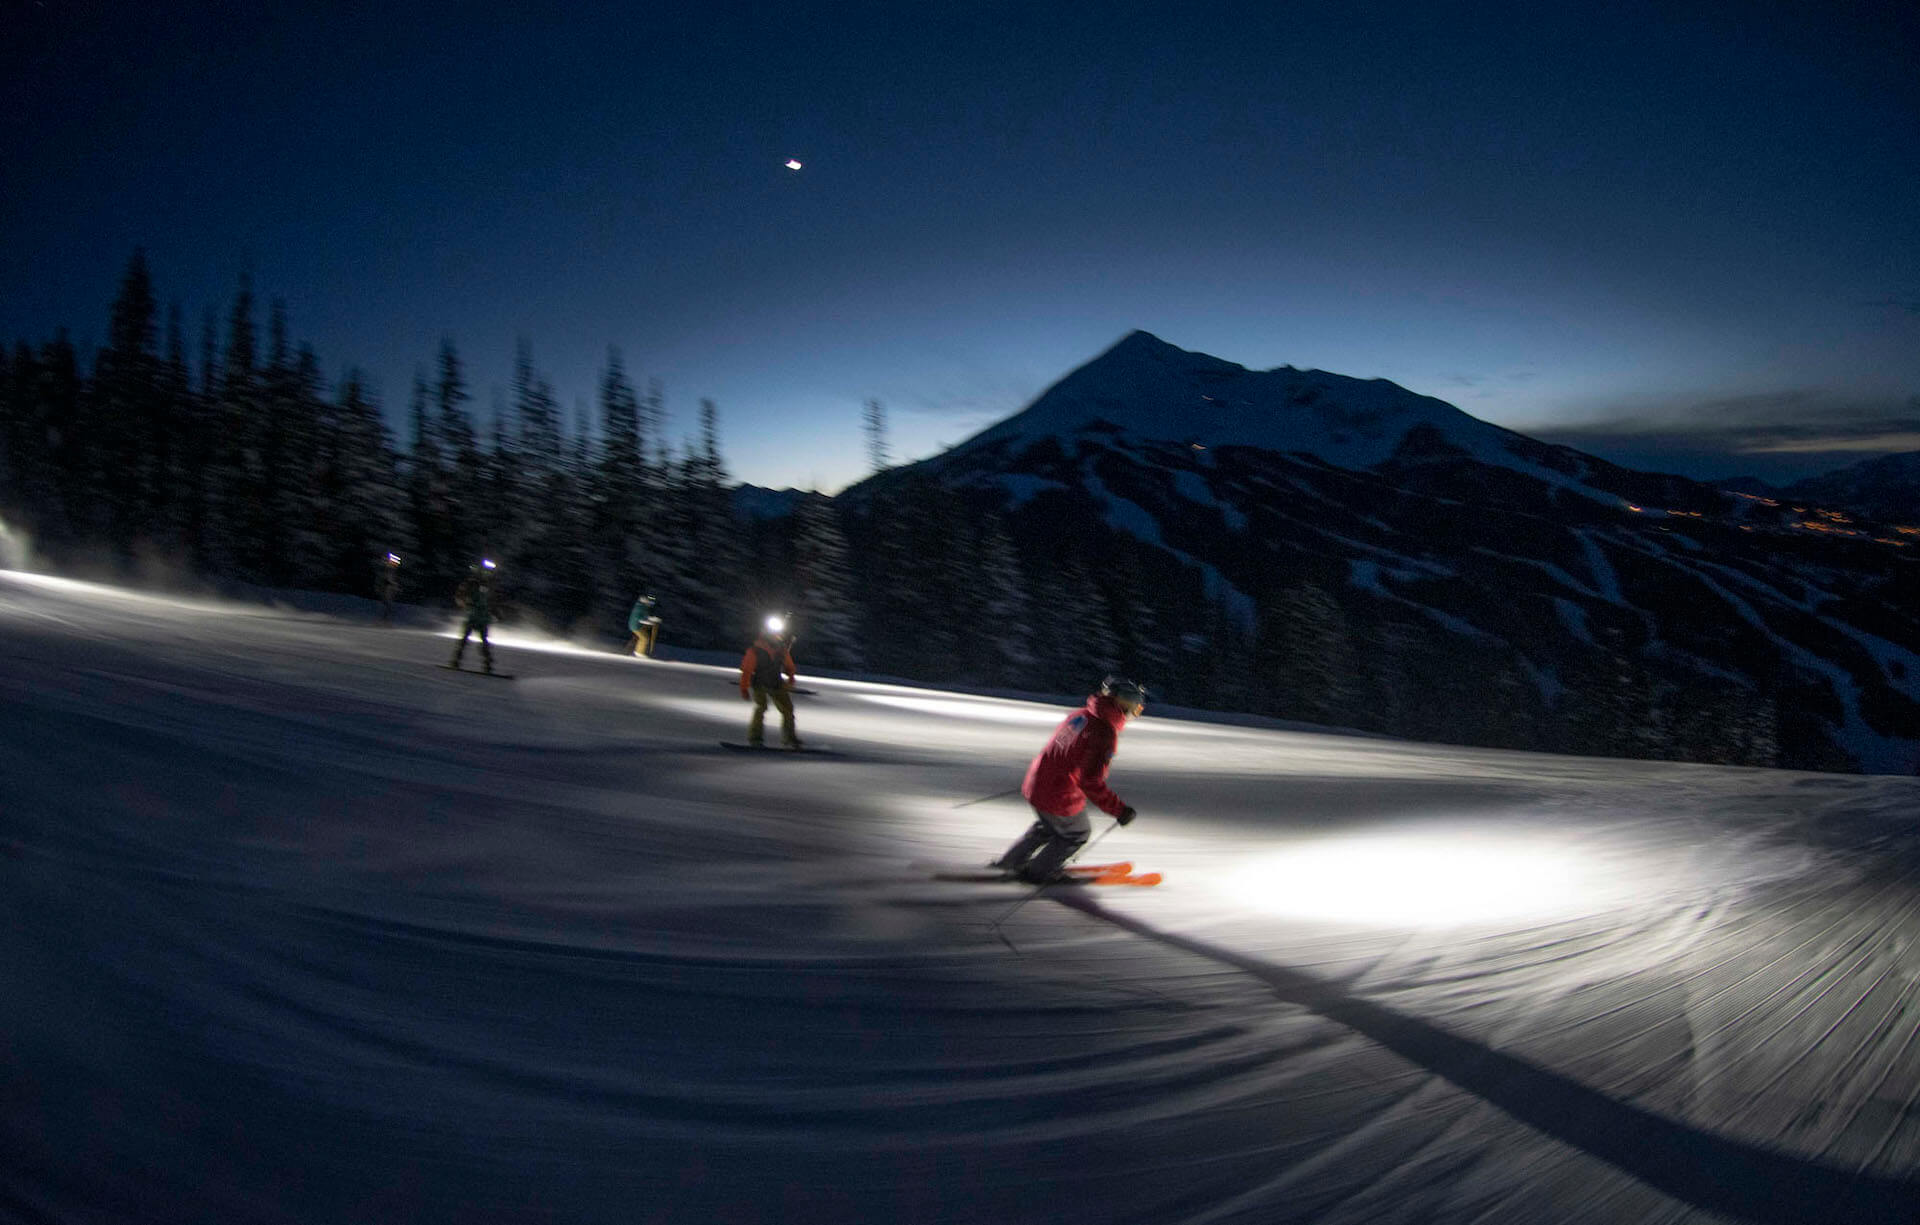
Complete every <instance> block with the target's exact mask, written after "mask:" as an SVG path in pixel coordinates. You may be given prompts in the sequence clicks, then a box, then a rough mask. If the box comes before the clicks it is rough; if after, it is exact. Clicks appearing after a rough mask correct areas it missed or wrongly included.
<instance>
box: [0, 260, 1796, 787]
mask: <svg viewBox="0 0 1920 1225" xmlns="http://www.w3.org/2000/svg"><path fill="white" fill-rule="evenodd" d="M259 313H260V307H259V304H258V303H257V301H256V299H255V296H254V293H253V291H252V289H251V287H250V286H249V285H248V284H246V283H245V282H244V281H243V282H242V284H241V285H240V287H239V289H238V291H237V292H236V294H235V296H234V298H233V300H232V302H231V303H230V304H229V306H228V309H227V310H226V312H225V315H224V319H220V318H216V317H214V316H213V315H212V314H211V313H209V315H208V316H207V317H206V318H204V319H203V320H202V321H201V323H200V327H199V330H198V335H197V337H195V338H194V339H193V340H189V338H188V335H187V330H186V327H185V325H184V323H183V320H182V317H181V312H180V310H179V309H178V308H177V307H175V308H172V309H170V310H167V311H165V312H164V313H163V312H162V311H161V310H160V308H159V305H158V298H157V296H156V292H155V288H154V285H153V281H152V277H151V274H150V272H149V269H148V266H147V262H146V259H145V257H144V255H142V254H141V253H137V252H136V253H135V255H134V256H133V258H132V259H131V260H130V261H129V263H128V266H127V269H126V273H125V275H124V277H123V278H122V281H121V284H120V288H119V292H118V294H117V296H116V297H115V299H114V301H113V304H112V307H111V310H110V312H109V320H108V331H107V340H106V343H105V345H104V346H103V347H101V348H100V349H99V350H98V351H97V352H94V353H91V354H84V353H81V352H79V351H78V350H77V349H76V347H75V346H74V345H73V343H72V342H71V341H70V340H69V338H68V337H67V335H66V334H65V333H64V332H60V333H57V334H56V335H55V336H54V337H53V338H52V339H50V340H47V341H45V342H43V343H40V344H37V345H35V344H29V343H27V342H24V341H23V342H19V343H16V344H14V345H13V346H12V348H11V350H4V349H0V516H4V518H5V519H6V520H7V521H8V522H9V523H11V524H13V525H14V526H15V527H16V528H24V529H25V531H26V532H27V533H28V535H29V536H30V537H31V539H32V541H33V544H34V547H35V549H36V551H37V552H39V553H40V554H42V555H44V556H45V557H46V558H47V559H48V560H49V561H51V562H52V563H53V564H54V565H56V566H58V567H60V568H62V569H64V570H66V571H69V572H82V573H95V574H102V575H108V576H112V577H119V578H125V579H132V580H135V581H143V582H148V583H157V584H171V585H176V586H177V585H182V584H190V583H216V584H217V583H219V582H222V581H227V580H235V581H239V582H244V583H249V584H255V585H259V586H263V587H270V588H282V589H287V588H292V589H305V590H315V591H325V592H336V593H344V594H349V595H355V596H362V597H367V598H369V599H371V598H374V597H376V595H377V593H378V589H379V582H380V572H381V569H382V565H383V563H384V560H385V558H386V556H387V554H388V553H389V552H392V553H396V554H398V555H400V556H401V557H402V558H403V565H402V569H401V574H402V581H401V591H400V598H401V600H402V601H404V602H407V603H413V604H424V605H428V606H445V605H447V604H448V603H449V601H450V600H451V597H452V594H453V592H454V590H455V588H456V587H457V586H458V583H459V581H460V579H461V578H462V577H463V576H464V575H465V574H466V573H467V571H468V569H469V568H470V567H471V566H472V565H473V564H474V563H475V562H477V561H478V560H479V559H480V558H481V557H487V558H491V559H493V560H494V561H496V563H497V564H498V566H499V570H498V583H499V588H500V592H501V596H502V599H503V603H504V605H505V608H506V610H507V612H508V615H509V616H510V617H512V618H514V619H518V620H521V621H526V622H531V623H534V624H536V625H539V626H541V627H543V628H546V629H549V630H551V631H553V632H556V633H560V634H565V635H570V636H574V637H585V638H589V639H599V640H601V641H604V642H607V643H609V644H611V643H613V642H617V641H619V640H621V639H623V638H624V636H625V618H626V612H627V609H628V607H629V605H631V603H632V602H633V600H634V599H635V597H636V596H637V595H639V594H642V593H646V594H651V595H654V596H656V597H657V598H658V600H659V602H660V610H661V613H662V615H663V617H664V619H665V621H666V626H665V629H664V631H663V635H662V641H663V642H665V643H667V644H669V645H677V646H682V647H692V648H737V647H738V646H739V645H741V644H742V642H743V641H744V640H745V639H746V638H747V637H749V636H750V635H751V633H752V632H753V629H754V626H755V625H756V623H757V622H758V619H759V617H760V615H761V614H762V613H764V612H766V611H769V610H773V609H780V610H784V611H787V612H789V613H790V614H791V615H792V616H793V619H794V621H795V623H796V625H797V626H798V628H799V632H800V634H801V636H802V642H801V655H802V658H803V660H805V661H806V664H807V665H809V666H814V667H828V668H844V669H856V670H861V671H866V672H871V673H877V674H881V675H888V676H898V677H901V678H905V679H915V680H925V681H934V682H939V683H944V684H954V685H970V686H976V687H982V688H1001V689H1016V690H1024V691H1029V692H1036V693H1073V692H1086V691H1087V689H1088V688H1090V687H1091V686H1092V685H1093V684H1095V683H1097V682H1098V680H1099V678H1100V677H1101V676H1102V675H1104V674H1107V673H1109V672H1123V673H1127V674H1130V675H1133V676H1137V677H1139V678H1140V679H1142V680H1145V681H1147V682H1148V683H1149V684H1150V685H1152V686H1153V687H1154V689H1155V690H1156V693H1157V694H1158V695H1159V698H1160V700H1166V701H1173V702H1177V703H1179V704H1182V705H1188V706H1194V707H1202V708H1212V709H1219V710H1227V711H1244V712H1253V713H1261V714H1268V715H1273V716H1277V717H1281V718H1290V719H1300V720H1306V721H1311V722H1319V723H1327V724H1334V725H1340V726H1348V727H1357V728H1361V729H1364V730H1373V731H1380V732H1385V733H1389V734H1395V735H1407V736H1416V737H1422V738H1431V739H1438V740H1447V741H1454V742H1465V743H1479V744H1489V745H1502V746H1508V747H1518V748H1540V749H1564V750H1574V751H1597V752H1610V753H1619V754H1622V755H1631V756H1653V757H1681V758H1692V759H1699V760H1713V761H1738V762H1747V763H1753V764H1760V763H1763V762H1769V761H1771V760H1772V759H1773V756H1774V754H1775V752H1776V746H1774V744H1773V743H1772V740H1771V734H1772V733H1771V730H1770V722H1769V721H1770V719H1771V717H1772V716H1771V713H1770V712H1765V711H1762V712H1759V713H1758V714H1755V713H1752V712H1745V713H1741V712H1737V711H1735V709H1734V707H1733V706H1732V705H1731V698H1729V705H1728V706H1727V708H1726V709H1725V710H1724V711H1721V710H1718V709H1715V714H1714V717H1711V718H1703V717H1700V716H1699V714H1698V713H1697V712H1699V711H1700V710H1701V709H1703V706H1702V702H1703V698H1702V695H1700V694H1698V693H1688V694H1684V695H1673V694H1663V693H1662V691H1661V690H1660V688H1659V687H1658V686H1657V685H1650V684H1643V683H1642V681H1644V679H1645V678H1635V677H1629V676H1627V675H1626V674H1625V673H1624V672H1622V671H1621V669H1620V668H1619V667H1613V666H1611V662H1610V664H1609V666H1607V667H1602V668H1601V669H1599V670H1598V671H1597V672H1596V675H1595V676H1594V677H1592V678H1589V679H1590V680H1591V682H1592V683H1591V684H1590V685H1584V686H1583V687H1582V688H1581V691H1580V692H1579V693H1577V694H1576V695H1575V700H1573V701H1571V702H1562V703H1559V704H1552V703H1548V702H1547V701H1545V700H1544V699H1543V698H1542V697H1541V695H1540V692H1539V689H1538V687H1537V686H1536V685H1535V684H1534V682H1533V681H1532V680H1531V679H1530V678H1529V676H1528V675H1527V673H1526V670H1525V661H1524V660H1521V659H1519V658H1518V657H1515V658H1514V659H1510V660H1495V661H1492V663H1491V664H1486V663H1485V661H1483V663H1482V666H1476V667H1475V668H1474V669H1473V670H1472V671H1471V673H1466V672H1463V670H1462V669H1461V667H1460V666H1459V660H1458V653H1457V650H1456V649H1455V645H1454V644H1452V643H1449V642H1446V641H1443V640H1442V639H1441V638H1439V637H1436V636H1435V634H1434V633H1433V631H1432V628H1431V627H1430V626H1422V625H1420V624H1418V623H1415V622H1405V621H1400V622H1394V621H1389V620H1384V619H1382V617H1381V616H1380V613H1379V610H1378V609H1376V608H1373V607H1371V606H1368V605H1365V604H1364V603H1356V602H1355V601H1353V600H1352V599H1349V598H1343V594H1344V588H1343V585H1341V584H1339V583H1337V582H1336V581H1333V580H1332V579H1329V580H1328V581H1325V582H1320V581H1316V580H1315V577H1314V576H1312V575H1306V574H1302V575H1293V576H1289V577H1288V578H1287V579H1286V580H1285V581H1284V582H1283V583H1280V584H1279V585H1276V586H1275V587H1274V588H1273V589H1272V590H1269V591H1262V592H1257V593H1253V594H1254V596H1255V605H1256V608H1255V611H1254V613H1253V615H1252V616H1251V618H1249V617H1248V615H1247V614H1246V612H1245V611H1244V610H1242V611H1241V612H1239V613H1235V612H1234V611H1232V610H1230V609H1229V608H1228V607H1227V606H1226V605H1225V604H1224V603H1223V602H1222V601H1221V600H1219V599H1217V598H1215V596H1214V595H1213V594H1211V593H1209V592H1208V591H1206V590H1205V589H1204V588H1203V587H1202V586H1201V583H1200V580H1199V578H1198V576H1197V575H1196V574H1195V573H1194V572H1193V571H1192V570H1191V569H1190V568H1188V567H1184V566H1182V565H1180V564H1179V563H1178V562H1177V561H1175V560H1174V559H1172V558H1171V557H1170V556H1169V555H1167V554H1166V553H1164V552H1163V551H1160V550H1155V549H1153V548H1151V547H1150V546H1147V545H1145V544H1143V543H1142V542H1140V541H1137V540H1135V539H1133V538H1132V537H1130V536H1127V535H1126V534H1125V533H1122V532H1118V531H1115V530H1112V529H1110V528H1107V527H1106V526H1105V525H1103V524H1101V523H1100V522H1098V518H1099V517H1098V516H1097V515H1086V514H1077V513H1075V508H1074V507H1073V506H1071V505H1061V506H1057V507H1045V506H1042V507H1031V506H1030V507H1029V508H1027V512H1026V513H1022V514H1007V513H1005V508H1004V507H1001V506H997V505H995V504H994V502H993V501H992V499H991V497H990V496H988V495H986V494H984V493H982V492H981V491H972V492H968V491H956V490H952V489H948V488H946V487H944V486H941V485H939V484H937V483H935V482H932V481H928V480H924V479H920V478H918V477H917V476H916V475H915V474H914V473H913V471H912V470H911V469H906V470H893V471H892V472H890V473H888V476H889V477H890V478H891V479H888V480H881V481H874V482H868V483H866V484H865V485H863V486H861V487H858V488H856V490H855V491H854V492H853V493H852V494H851V495H849V496H843V497H841V498H827V497H824V496H820V495H817V494H812V495H802V496H800V497H799V498H798V499H797V500H796V501H795V502H794V503H793V505H792V509H791V513H787V514H781V515H773V516H766V517H761V516H756V515H754V514H751V513H748V512H746V511H743V509H742V507H741V505H740V504H739V502H738V500H737V499H736V497H735V495H734V490H733V486H732V481H731V478H730V476H729V474H728V470H727V466H726V462H725V459H724V457H723V455H722V450H721V444H720V425H719V409H718V407H717V406H716V405H715V404H714V403H713V402H712V401H710V400H703V401H701V403H700V408H699V414H698V419H697V420H698V428H697V431H696V432H695V434H694V435H693V437H691V438H689V439H686V440H685V441H683V443H682V444H681V445H680V446H678V447H674V446H672V445H670V444H669V442H668V439H667V437H666V431H667V415H666V409H665V399H664V392H663V389H662V387H661V385H660V384H659V383H658V381H649V382H648V383H646V384H645V385H644V386H641V385H639V384H638V383H637V381H636V379H635V377H634V376H632V375H631V374H629V373H628V371H627V370H626V369H625V366H624V364H623V361H622V358H621V355H620V353H619V352H618V351H617V350H610V351H609V354H608V358H607V362H606V365H605V367H604V369H603V370H602V371H601V374H600V378H599V383H598V388H597V397H596V402H595V405H594V410H593V411H592V412H591V413H590V414H589V413H585V412H579V411H576V412H575V413H572V414H569V413H567V412H565V411H563V409H562V407H561V404H560V401H559V397H558V396H557V395H556V393H555V390H554V388H553V386H552V384H551V383H550V382H549V381H548V379H547V377H546V376H545V375H544V374H542V373H541V371H540V370H539V369H538V367H537V366H536V365H535V363H534V358H533V353H532V350H531V346H530V345H529V344H528V343H526V342H525V341H522V342H521V343H520V345H519V347H518V350H517V352H516V354H515V360H514V364H513V374H512V380H511V387H510V388H509V389H508V393H507V395H506V397H505V399H504V400H503V401H501V402H500V403H498V404H496V405H495V406H494V409H493V411H492V412H490V413H488V414H486V415H485V416H484V417H481V416H478V415H477V414H476V413H475V410H474V407H473V395H472V392H471V389H470V387H469V385H468V381H467V377H466V374H465V369H464V366H463V363H462V361H461V358H460V355H459V352H458V350H457V349H456V347H455V345H454V343H453V342H452V341H451V340H448V341H445V342H443V343H442V345H441V346H440V349H439V351H438V353H437V354H436V355H435V356H434V359H433V362H432V364H431V367H430V368H429V369H428V370H426V371H423V372H422V373H421V374H420V375H419V376H418V377H416V379H415V380H414V383H413V385H412V387H411V389H410V392H409V396H408V401H407V406H406V412H405V414H404V417H403V418H402V421H403V425H402V429H401V431H400V432H401V434H402V435H403V436H401V437H396V436H395V431H394V430H393V429H391V428H390V427H389V425H388V423H387V417H386V414H385V413H384V411H383V409H382V406H381V405H380V404H379V403H378V402H377V400H376V399H375V397H374V395H373V394H372V392H371V391H370V390H369V388H368V385H367V383H366V380H365V379H364V378H363V377H362V376H361V375H359V374H358V373H356V372H349V373H347V374H346V375H345V376H344V377H342V378H341V379H339V380H338V381H337V382H336V383H334V384H333V385H331V386H329V385H328V382H327V380H326V379H325V378H324V377H323V376H322V374H321V366H320V361H319V358H318V357H317V356H316V355H315V354H314V352H313V351H312V349H311V348H310V347H308V346H306V345H304V344H296V343H295V342H294V341H293V340H292V338H291V336H290V331H289V324H288V320H287V316H286V310H285V308H284V306H283V305H282V304H281V303H279V302H277V301H276V302H272V303H270V304H269V305H268V307H267V309H266V323H265V327H264V330H263V329H262V328H261V326H260V323H259V320H258V317H257V316H258V315H259ZM863 410H864V424H865V427H866V431H867V436H868V448H869V453H870V456H871V458H872V460H873V463H874V466H875V467H876V468H880V467H884V466H885V464H886V462H887V452H886V445H885V435H884V410H883V409H882V408H881V407H880V406H879V404H878V403H877V402H874V401H868V402H867V403H866V404H865V405H864V406H863ZM1047 496H1061V497H1068V498H1070V497H1071V496H1072V495H1071V493H1070V492H1069V493H1065V494H1060V495H1047ZM1062 525H1072V526H1071V528H1070V534H1069V535H1068V536H1066V537H1063V536H1062V535H1061V531H1062ZM1612 662H1617V661H1612ZM1662 703H1665V705H1664V706H1663V705H1662ZM1709 708H1711V704H1709ZM1688 712H1694V713H1688ZM1736 716H1737V717H1736Z"/></svg>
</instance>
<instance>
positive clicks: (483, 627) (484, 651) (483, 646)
mask: <svg viewBox="0 0 1920 1225" xmlns="http://www.w3.org/2000/svg"><path fill="white" fill-rule="evenodd" d="M475 630H478V631H480V666H481V667H482V668H485V669H486V670H487V671H489V672H491V671H493V647H492V646H491V645H490V644H489V643H488V642H487V623H486V622H485V621H475V620H474V619H473V618H471V617H469V618H467V624H466V628H464V629H462V630H461V631H460V644H459V645H458V646H456V647H454V648H453V666H454V667H456V668H457V667H459V666H460V657H461V656H462V655H465V654H466V653H467V636H468V635H469V634H471V633H473V632H474V631H475Z"/></svg>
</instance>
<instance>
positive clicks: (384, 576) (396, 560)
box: [380, 553, 400, 621]
mask: <svg viewBox="0 0 1920 1225" xmlns="http://www.w3.org/2000/svg"><path fill="white" fill-rule="evenodd" d="M399 595H400V555H399V554H398V553H389V554H387V556H386V560H385V561H383V562H381V563H380V619H381V620H382V621H391V620H393V602H394V600H395V599H396V598H398V597H399Z"/></svg>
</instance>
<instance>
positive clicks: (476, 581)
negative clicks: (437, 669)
mask: <svg viewBox="0 0 1920 1225" xmlns="http://www.w3.org/2000/svg"><path fill="white" fill-rule="evenodd" d="M453 601H454V603H456V604H458V605H459V606H460V607H461V608H464V609H466V612H467V621H466V625H465V626H464V627H463V628H462V629H461V631H460V641H459V643H458V644H457V645H456V646H455V647H454V648H453V661H452V662H451V663H449V664H448V665H447V666H448V667H449V668H457V667H459V666H460V657H461V656H462V655H464V654H466V651H467V638H468V636H469V635H471V634H472V633H473V632H474V631H475V630H478V631H480V667H481V669H482V670H483V671H485V672H489V673H491V672H492V671H493V647H492V646H491V645H490V644H489V643H488V642H487V627H488V626H489V625H492V624H493V563H492V562H491V561H482V562H481V563H480V564H479V565H477V566H475V567H474V568H473V569H472V570H471V571H470V572H469V573H468V574H467V581H466V582H464V583H461V584H460V589H459V590H458V591H456V592H454V595H453Z"/></svg>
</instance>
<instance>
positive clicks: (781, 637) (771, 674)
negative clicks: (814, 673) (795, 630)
mask: <svg viewBox="0 0 1920 1225" xmlns="http://www.w3.org/2000/svg"><path fill="white" fill-rule="evenodd" d="M792 648H793V635H792V633H791V632H790V631H789V630H788V629H787V620H786V618H785V617H782V616H778V615H775V616H771V617H768V618H767V621H766V625H765V626H764V627H763V628H762V629H761V631H760V636H759V637H757V638H755V639H754V640H753V645H752V646H750V647H748V648H747V652H746V654H744V655H742V656H741V657H740V699H741V700H742V701H751V702H752V703H753V715H752V717H750V718H749V719H748V720H747V743H748V744H749V745H752V746H753V747H754V748H756V749H757V748H759V747H761V744H762V742H763V740H764V739H765V728H766V719H767V703H768V702H772V703H773V706H774V709H776V710H778V711H779V712H780V743H781V744H783V745H785V746H786V747H787V748H790V749H797V748H799V747H800V737H799V734H798V733H796V732H795V731H794V730H793V697H792V695H791V693H790V692H789V691H790V690H791V689H792V688H793V685H794V682H795V681H797V680H798V679H799V674H798V673H796V672H795V671H794V667H793V649H792Z"/></svg>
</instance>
